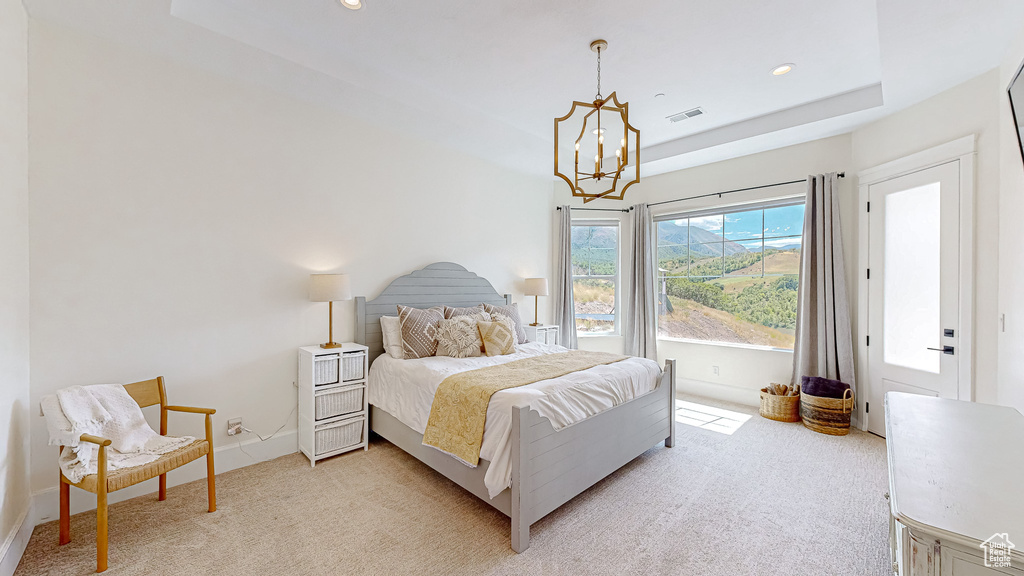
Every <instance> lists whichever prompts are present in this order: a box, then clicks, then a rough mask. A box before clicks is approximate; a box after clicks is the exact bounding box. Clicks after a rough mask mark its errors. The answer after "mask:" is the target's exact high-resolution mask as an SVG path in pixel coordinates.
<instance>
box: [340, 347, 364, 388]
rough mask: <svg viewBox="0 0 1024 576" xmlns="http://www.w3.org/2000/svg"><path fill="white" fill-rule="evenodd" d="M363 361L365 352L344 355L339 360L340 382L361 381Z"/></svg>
mask: <svg viewBox="0 0 1024 576" xmlns="http://www.w3.org/2000/svg"><path fill="white" fill-rule="evenodd" d="M365 360H366V353H365V352H353V353H349V354H345V355H344V356H343V357H342V358H341V367H342V370H341V372H342V375H341V380H342V381H343V382H350V381H352V380H362V379H363V364H365Z"/></svg>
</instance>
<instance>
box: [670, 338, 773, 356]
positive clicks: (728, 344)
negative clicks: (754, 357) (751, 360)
mask: <svg viewBox="0 0 1024 576" xmlns="http://www.w3.org/2000/svg"><path fill="white" fill-rule="evenodd" d="M658 342H679V343H682V344H702V345H704V346H721V347H723V348H743V349H746V350H762V351H766V352H786V353H788V354H792V353H793V350H792V349H790V348H775V347H774V346H759V345H757V344H739V343H736V342H715V341H713V340H693V339H691V338H669V337H667V336H658Z"/></svg>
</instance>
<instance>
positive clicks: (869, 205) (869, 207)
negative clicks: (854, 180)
mask: <svg viewBox="0 0 1024 576" xmlns="http://www.w3.org/2000/svg"><path fill="white" fill-rule="evenodd" d="M868 212H871V202H868Z"/></svg>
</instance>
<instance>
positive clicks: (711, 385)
mask: <svg viewBox="0 0 1024 576" xmlns="http://www.w3.org/2000/svg"><path fill="white" fill-rule="evenodd" d="M676 393H679V394H693V395H696V396H704V397H707V398H714V399H715V400H722V401H725V402H735V403H736V404H743V405H746V406H760V405H761V396H760V392H759V390H757V389H751V388H745V387H742V386H733V385H731V384H719V383H716V382H704V381H702V380H691V379H689V378H676Z"/></svg>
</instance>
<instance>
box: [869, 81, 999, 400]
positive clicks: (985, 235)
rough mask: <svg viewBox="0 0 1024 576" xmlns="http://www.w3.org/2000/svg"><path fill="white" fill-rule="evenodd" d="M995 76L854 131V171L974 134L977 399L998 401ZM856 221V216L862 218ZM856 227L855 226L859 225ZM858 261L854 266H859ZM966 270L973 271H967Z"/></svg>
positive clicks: (996, 111)
mask: <svg viewBox="0 0 1024 576" xmlns="http://www.w3.org/2000/svg"><path fill="white" fill-rule="evenodd" d="M997 99H998V72H997V71H996V70H992V71H989V72H987V73H985V74H982V75H980V76H978V77H976V78H973V79H971V80H969V81H967V82H965V83H963V84H960V85H959V86H955V87H953V88H951V89H950V90H947V91H945V92H942V93H940V94H938V95H936V96H934V97H932V98H929V99H928V100H925V101H924V102H921V103H919V104H916V105H914V106H911V107H910V108H907V109H905V110H902V111H900V112H897V113H895V114H892V115H890V116H886V117H885V118H882V119H881V120H878V121H876V122H874V123H872V124H869V125H867V126H864V127H862V128H860V129H858V130H855V131H854V132H853V135H852V137H853V147H852V148H853V162H852V167H853V170H854V172H856V171H860V170H864V169H866V168H871V167H874V166H878V165H879V164H884V163H886V162H889V161H892V160H897V159H899V158H902V157H904V156H908V155H910V154H913V153H915V152H920V151H922V150H926V149H928V148H932V147H934V146H938V145H940V144H945V143H947V142H950V141H952V140H956V139H957V138H960V137H963V136H967V135H969V134H976V135H977V161H976V162H975V166H974V170H975V188H974V197H975V204H974V215H975V221H974V230H975V238H974V270H973V271H972V272H973V275H974V298H975V305H974V334H975V340H974V382H975V399H976V400H977V401H979V402H985V403H995V402H997V401H998V398H997V391H996V362H997V346H998V339H997V337H998V332H997V327H998V322H997V320H998V311H997V301H998V276H999V254H998V249H997V246H998V242H999V114H998V100H997ZM858 216H859V214H858ZM854 225H855V226H856V225H857V224H856V223H854ZM854 262H856V261H854ZM968 273H971V271H969V272H968Z"/></svg>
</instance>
